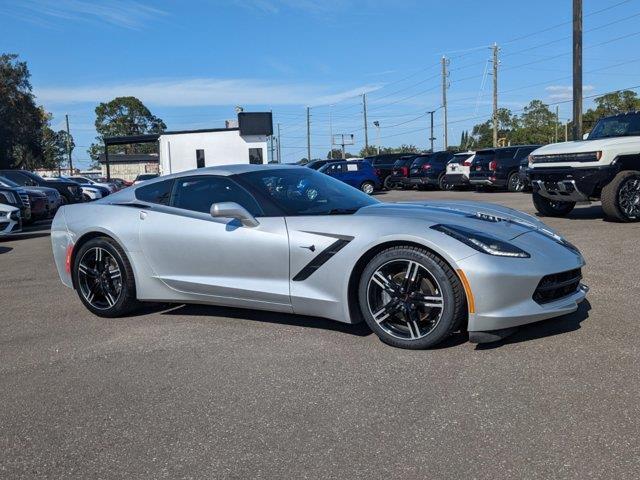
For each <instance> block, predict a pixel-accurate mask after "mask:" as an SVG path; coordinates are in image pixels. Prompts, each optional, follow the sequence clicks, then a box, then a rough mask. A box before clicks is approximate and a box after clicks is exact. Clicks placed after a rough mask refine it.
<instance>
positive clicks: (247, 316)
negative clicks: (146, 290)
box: [140, 304, 373, 337]
mask: <svg viewBox="0 0 640 480" xmlns="http://www.w3.org/2000/svg"><path fill="white" fill-rule="evenodd" d="M157 312H160V313H161V314H162V315H188V316H195V317H225V318H233V319H237V320H246V321H251V322H262V323H274V324H279V325H291V326H295V327H305V328H316V329H320V330H331V331H335V332H341V333H347V334H349V335H355V336H358V337H366V336H368V335H371V334H372V333H373V332H372V331H371V330H370V329H369V327H367V325H366V323H364V322H360V323H356V324H351V323H342V322H336V321H334V320H328V319H326V318H320V317H309V316H305V315H296V314H292V313H277V312H267V311H261V310H249V309H244V308H234V307H219V306H214V305H193V304H181V305H166V304H164V305H155V306H152V305H149V306H145V307H144V309H143V310H142V311H141V312H140V313H157Z"/></svg>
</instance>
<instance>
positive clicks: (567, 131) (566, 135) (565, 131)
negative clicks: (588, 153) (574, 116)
mask: <svg viewBox="0 0 640 480" xmlns="http://www.w3.org/2000/svg"><path fill="white" fill-rule="evenodd" d="M564 141H565V142H568V141H569V122H568V121H567V123H565V124H564Z"/></svg>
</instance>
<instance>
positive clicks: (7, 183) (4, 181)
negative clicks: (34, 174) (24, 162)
mask: <svg viewBox="0 0 640 480" xmlns="http://www.w3.org/2000/svg"><path fill="white" fill-rule="evenodd" d="M0 186H2V187H11V188H16V187H19V186H20V185H18V184H17V183H16V182H12V181H11V180H9V179H8V178H6V177H0Z"/></svg>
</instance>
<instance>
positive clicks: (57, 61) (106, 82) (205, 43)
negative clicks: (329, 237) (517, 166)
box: [0, 0, 640, 166]
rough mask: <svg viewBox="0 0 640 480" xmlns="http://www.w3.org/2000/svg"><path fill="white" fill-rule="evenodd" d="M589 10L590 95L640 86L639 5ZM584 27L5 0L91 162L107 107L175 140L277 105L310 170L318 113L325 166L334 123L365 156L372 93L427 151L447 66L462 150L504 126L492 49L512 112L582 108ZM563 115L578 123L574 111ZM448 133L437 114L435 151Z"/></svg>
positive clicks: (361, 6) (286, 5)
mask: <svg viewBox="0 0 640 480" xmlns="http://www.w3.org/2000/svg"><path fill="white" fill-rule="evenodd" d="M584 12H585V18H584V30H585V34H584V45H585V47H584V84H585V87H584V94H585V95H595V94H598V93H603V92H607V91H610V90H615V89H618V88H624V87H629V86H635V85H640V49H639V48H638V47H639V46H640V26H639V25H640V23H639V22H638V20H639V19H640V0H627V1H621V0H584ZM570 20H571V0H555V1H552V0H538V1H536V2H519V1H491V0H487V1H484V2H478V1H471V0H459V1H455V0H454V1H449V2H444V1H427V0H423V1H419V0H393V1H390V0H377V1H376V0H245V1H240V0H227V1H216V0H210V1H204V0H202V1H155V2H149V1H144V0H139V1H126V0H103V1H101V2H91V1H89V0H18V1H8V0H0V24H1V25H2V29H1V31H0V51H1V52H11V53H18V54H19V55H20V57H21V58H22V59H24V60H26V61H27V62H28V64H29V67H30V70H31V73H32V83H33V86H34V93H35V94H36V96H37V101H38V102H39V103H41V104H43V105H44V106H45V108H46V109H47V110H48V111H50V112H52V113H53V114H54V120H53V126H54V128H56V129H58V128H62V127H63V125H64V114H65V113H68V114H69V118H70V123H71V130H72V134H73V135H74V137H75V139H76V144H77V145H78V146H77V148H76V150H75V151H74V158H75V161H76V164H78V165H80V166H86V165H88V163H89V158H88V155H87V153H86V149H87V147H88V146H89V145H90V144H91V142H92V141H93V138H94V136H95V131H94V129H93V122H94V120H95V116H94V108H95V106H96V105H97V103H98V102H100V101H107V100H110V99H111V98H113V97H115V96H119V95H135V96H137V97H139V98H140V99H141V100H142V101H143V102H144V103H145V104H146V105H147V106H148V107H149V108H150V109H151V111H152V112H153V113H154V114H156V115H158V116H160V117H161V118H163V119H164V120H165V122H166V124H167V126H168V128H169V129H190V128H207V127H221V126H223V124H224V120H225V119H230V118H234V116H235V114H234V106H235V105H242V106H244V107H245V109H246V110H256V111H257V110H273V112H274V121H275V122H278V123H280V124H281V132H282V152H283V160H284V161H296V160H298V159H299V158H301V157H303V156H306V139H305V134H306V126H305V117H304V111H305V108H306V106H311V107H312V108H311V131H312V141H311V143H312V145H313V149H312V151H313V156H314V157H320V156H321V157H324V156H325V155H326V153H327V151H328V150H329V145H330V136H329V123H330V122H329V118H330V112H332V118H333V132H334V133H353V134H354V135H355V138H356V145H355V146H354V147H353V148H352V151H354V152H356V151H357V150H359V148H360V147H361V146H362V145H363V143H364V135H363V133H364V132H363V122H362V105H361V98H360V97H359V95H360V94H361V93H363V92H367V97H368V104H369V123H370V124H371V123H372V122H373V121H374V120H377V121H379V122H380V126H381V128H380V136H381V140H380V143H381V144H382V145H388V146H393V145H399V144H402V143H412V144H416V145H418V146H420V147H426V146H427V144H428V137H429V132H428V116H427V115H426V114H425V112H426V111H428V110H434V109H437V108H438V107H439V106H440V105H441V90H440V81H441V80H440V77H439V73H440V58H441V57H442V55H446V56H447V57H449V58H450V64H449V68H450V87H449V89H448V97H449V102H450V108H449V120H450V122H451V123H450V128H449V139H450V141H449V143H450V144H456V143H458V142H459V138H460V134H461V131H462V130H463V129H469V128H471V127H472V126H473V124H474V123H478V122H480V121H483V120H484V119H486V118H488V117H489V115H490V112H491V81H492V78H491V77H490V76H486V75H485V69H490V68H489V67H490V66H489V65H488V63H487V60H488V59H489V58H490V54H491V52H490V49H489V45H491V44H493V42H497V43H498V45H499V46H500V48H501V50H500V61H501V64H500V75H499V91H500V92H501V93H500V106H503V107H508V108H511V109H512V110H514V111H518V110H520V109H522V107H523V106H524V105H526V104H527V103H528V102H529V100H531V99H533V98H539V99H542V100H543V101H545V102H547V103H551V104H553V103H555V102H563V101H565V100H567V99H569V98H570V96H571V87H570V85H571V55H570V52H571V23H570ZM332 105H333V106H332ZM588 106H589V101H587V102H586V104H585V108H586V107H588ZM552 108H555V105H554V106H553V107H552ZM559 108H560V117H561V119H562V120H566V119H568V118H569V116H570V111H571V104H570V103H568V102H566V103H560V104H559ZM441 123H442V118H441V111H438V112H437V113H436V117H435V124H436V131H435V136H436V137H437V140H436V146H437V147H438V146H441V145H442V136H443V135H442V134H443V131H442V130H443V129H442V126H441ZM369 141H370V143H374V144H375V143H376V141H377V133H376V130H375V128H374V127H373V126H371V125H370V132H369Z"/></svg>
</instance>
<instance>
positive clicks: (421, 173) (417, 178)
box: [402, 151, 454, 190]
mask: <svg viewBox="0 0 640 480" xmlns="http://www.w3.org/2000/svg"><path fill="white" fill-rule="evenodd" d="M453 155H454V154H453V152H447V151H442V152H435V153H426V154H424V155H418V156H417V157H416V158H415V159H414V160H413V162H412V163H411V167H410V168H409V177H406V178H403V179H402V184H403V185H404V186H405V187H407V188H410V187H413V186H415V187H417V188H418V190H424V189H425V188H427V187H428V186H431V187H438V188H440V189H441V190H447V188H446V182H445V179H444V176H445V174H446V173H447V163H449V160H451V159H452V158H453Z"/></svg>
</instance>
